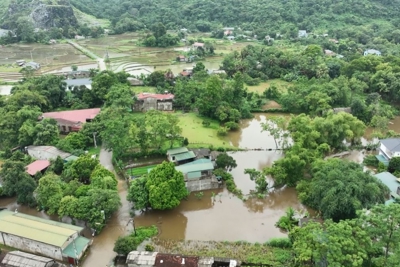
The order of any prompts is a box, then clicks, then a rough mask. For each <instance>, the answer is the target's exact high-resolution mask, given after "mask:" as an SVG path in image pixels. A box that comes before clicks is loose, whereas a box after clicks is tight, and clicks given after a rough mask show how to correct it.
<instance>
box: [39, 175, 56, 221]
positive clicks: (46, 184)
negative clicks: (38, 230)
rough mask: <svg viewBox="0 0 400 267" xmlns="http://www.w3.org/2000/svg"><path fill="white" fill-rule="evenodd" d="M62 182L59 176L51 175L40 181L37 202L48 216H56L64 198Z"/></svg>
mask: <svg viewBox="0 0 400 267" xmlns="http://www.w3.org/2000/svg"><path fill="white" fill-rule="evenodd" d="M62 186H63V185H62V181H61V179H60V177H59V176H57V175H55V174H53V173H49V174H46V175H45V176H43V177H42V178H40V179H39V184H38V187H37V188H36V190H35V193H36V200H37V203H38V205H39V207H40V208H41V209H44V210H46V211H47V213H48V214H56V213H57V211H58V209H59V207H60V202H61V199H62V198H63V189H62Z"/></svg>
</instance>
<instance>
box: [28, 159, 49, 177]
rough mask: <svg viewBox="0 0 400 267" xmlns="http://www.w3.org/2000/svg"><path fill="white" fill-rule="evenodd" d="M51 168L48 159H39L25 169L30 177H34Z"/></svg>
mask: <svg viewBox="0 0 400 267" xmlns="http://www.w3.org/2000/svg"><path fill="white" fill-rule="evenodd" d="M49 166H50V161H48V160H47V159H39V160H36V161H34V162H32V163H31V164H29V165H28V166H26V167H25V168H26V172H27V173H28V174H29V175H31V176H34V175H35V174H36V173H38V172H43V171H45V170H46V169H47V167H49Z"/></svg>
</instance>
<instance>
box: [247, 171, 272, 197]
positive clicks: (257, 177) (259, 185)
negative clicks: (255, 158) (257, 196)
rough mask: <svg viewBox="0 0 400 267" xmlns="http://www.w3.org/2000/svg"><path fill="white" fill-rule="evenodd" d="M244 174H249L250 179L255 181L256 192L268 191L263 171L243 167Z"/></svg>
mask: <svg viewBox="0 0 400 267" xmlns="http://www.w3.org/2000/svg"><path fill="white" fill-rule="evenodd" d="M244 174H248V175H250V180H252V181H254V182H255V183H256V190H257V193H261V194H263V193H265V192H267V191H268V182H267V179H266V177H265V175H264V173H263V172H260V171H257V170H256V169H245V170H244Z"/></svg>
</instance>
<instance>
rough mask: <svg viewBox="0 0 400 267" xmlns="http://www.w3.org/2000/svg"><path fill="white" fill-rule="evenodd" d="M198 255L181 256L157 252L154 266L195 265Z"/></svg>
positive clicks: (177, 266) (191, 266)
mask: <svg viewBox="0 0 400 267" xmlns="http://www.w3.org/2000/svg"><path fill="white" fill-rule="evenodd" d="M198 262H199V257H195V256H182V255H174V254H161V253H158V254H157V256H156V262H155V264H154V266H156V267H181V266H185V267H197V263H198Z"/></svg>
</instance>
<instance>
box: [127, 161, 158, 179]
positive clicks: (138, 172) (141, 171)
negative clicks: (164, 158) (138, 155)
mask: <svg viewBox="0 0 400 267" xmlns="http://www.w3.org/2000/svg"><path fill="white" fill-rule="evenodd" d="M156 166H157V165H156V164H155V165H148V166H143V167H136V168H132V169H128V170H126V171H125V172H126V174H128V175H129V176H142V175H145V174H147V172H148V169H152V168H154V167H156Z"/></svg>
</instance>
